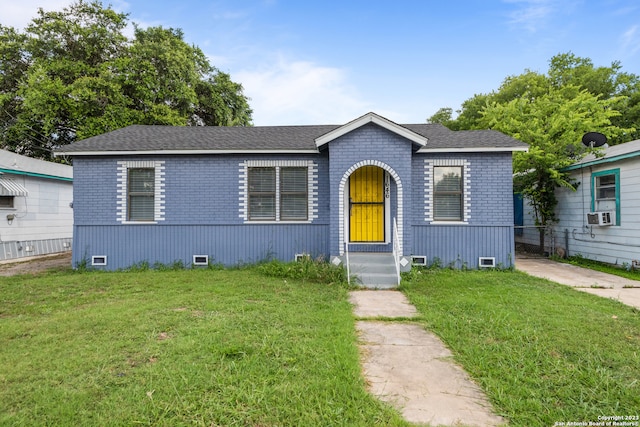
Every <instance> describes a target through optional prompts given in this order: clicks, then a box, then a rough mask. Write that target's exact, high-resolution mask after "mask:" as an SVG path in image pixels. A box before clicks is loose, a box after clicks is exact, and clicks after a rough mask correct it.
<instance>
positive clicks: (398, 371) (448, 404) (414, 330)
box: [350, 290, 506, 427]
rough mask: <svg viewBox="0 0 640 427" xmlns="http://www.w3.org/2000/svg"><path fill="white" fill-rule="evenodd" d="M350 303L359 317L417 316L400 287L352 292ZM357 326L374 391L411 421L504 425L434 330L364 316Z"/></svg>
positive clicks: (417, 422)
mask: <svg viewBox="0 0 640 427" xmlns="http://www.w3.org/2000/svg"><path fill="white" fill-rule="evenodd" d="M350 301H351V303H352V304H353V305H354V313H355V315H356V317H359V318H372V317H385V318H401V319H406V318H411V317H414V316H416V315H417V311H416V309H415V307H414V306H412V305H411V304H409V302H408V301H407V299H406V297H405V296H404V294H402V293H401V292H398V291H383V290H368V291H353V292H351V293H350ZM356 328H357V330H358V332H359V334H360V340H361V344H360V347H361V352H362V357H363V370H364V375H365V378H366V379H367V382H368V383H369V384H370V392H371V393H372V394H373V395H375V396H377V397H378V398H379V399H380V400H382V401H384V402H388V403H389V404H391V405H394V406H395V407H397V408H398V410H400V411H401V413H402V415H403V417H404V418H405V419H406V420H407V421H409V422H411V423H415V424H428V425H430V426H460V425H464V426H469V427H473V426H478V427H490V426H499V425H503V424H506V422H505V421H504V420H503V419H502V418H500V417H498V416H496V415H494V414H493V412H492V410H491V405H490V404H489V402H488V401H487V399H486V397H485V396H484V393H483V392H482V390H480V388H479V387H478V386H477V385H476V384H475V383H473V382H472V381H471V380H470V379H469V376H468V375H467V373H466V372H464V370H463V369H462V368H460V366H458V365H456V364H455V363H453V361H452V360H451V358H452V354H451V352H450V351H449V349H447V348H446V347H445V346H444V344H443V343H442V341H440V339H438V337H436V336H435V335H434V334H432V333H429V332H427V331H425V330H424V329H423V328H422V327H420V326H418V325H416V324H412V323H409V322H386V321H369V320H360V321H357V322H356Z"/></svg>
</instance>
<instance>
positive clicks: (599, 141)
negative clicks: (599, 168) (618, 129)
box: [582, 132, 607, 148]
mask: <svg viewBox="0 0 640 427" xmlns="http://www.w3.org/2000/svg"><path fill="white" fill-rule="evenodd" d="M582 143H583V144H584V145H585V146H587V147H590V148H593V147H602V146H603V145H604V144H606V143H607V137H606V136H604V135H603V134H601V133H599V132H587V133H585V134H584V136H583V137H582Z"/></svg>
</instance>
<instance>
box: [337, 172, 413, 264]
mask: <svg viewBox="0 0 640 427" xmlns="http://www.w3.org/2000/svg"><path fill="white" fill-rule="evenodd" d="M391 180H393V181H394V182H395V185H396V200H395V201H392V200H391V199H390V196H391V191H390V181H391ZM338 197H339V200H340V206H339V209H340V218H339V222H340V224H339V226H340V232H339V236H340V255H343V254H344V244H345V242H347V243H361V244H385V243H387V244H388V243H390V239H391V238H392V236H391V234H392V222H393V219H395V221H396V223H397V233H398V240H399V243H400V248H399V249H400V253H401V254H402V235H403V234H402V233H403V203H402V200H403V188H402V182H401V181H400V177H399V176H398V174H397V173H396V172H395V170H393V169H392V168H391V167H390V166H389V165H387V164H385V163H383V162H380V161H377V160H364V161H361V162H358V163H356V164H354V165H353V166H351V167H350V168H349V169H348V170H347V171H346V172H345V173H344V175H343V177H342V179H341V180H340V187H339V195H338ZM392 202H393V204H394V205H395V206H396V218H391V217H390V212H391V203H392Z"/></svg>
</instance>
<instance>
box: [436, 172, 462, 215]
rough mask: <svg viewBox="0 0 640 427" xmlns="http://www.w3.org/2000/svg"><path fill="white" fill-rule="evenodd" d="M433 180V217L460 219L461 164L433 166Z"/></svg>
mask: <svg viewBox="0 0 640 427" xmlns="http://www.w3.org/2000/svg"><path fill="white" fill-rule="evenodd" d="M433 180H434V184H433V219H434V220H435V221H462V220H463V217H464V216H463V209H462V207H463V202H464V199H463V193H464V192H463V191H462V190H463V188H462V166H434V168H433Z"/></svg>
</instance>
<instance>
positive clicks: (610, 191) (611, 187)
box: [596, 175, 616, 201]
mask: <svg viewBox="0 0 640 427" xmlns="http://www.w3.org/2000/svg"><path fill="white" fill-rule="evenodd" d="M615 199H616V176H615V175H602V176H598V177H596V200H598V201H600V200H615Z"/></svg>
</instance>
